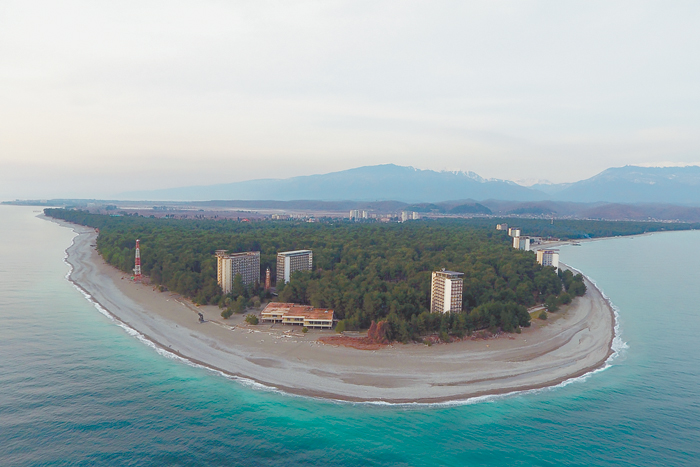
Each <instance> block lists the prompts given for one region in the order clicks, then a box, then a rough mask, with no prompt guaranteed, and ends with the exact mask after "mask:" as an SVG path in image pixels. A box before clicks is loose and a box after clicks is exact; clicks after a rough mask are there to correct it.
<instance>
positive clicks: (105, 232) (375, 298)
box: [45, 209, 687, 341]
mask: <svg viewBox="0 0 700 467" xmlns="http://www.w3.org/2000/svg"><path fill="white" fill-rule="evenodd" d="M45 212H46V214H47V215H50V216H53V217H56V218H61V219H65V220H68V221H71V222H75V223H78V224H82V225H87V226H90V227H94V228H99V229H100V235H99V237H98V240H97V248H98V250H99V252H100V254H102V256H103V257H104V259H105V260H106V261H107V262H109V263H110V264H112V265H114V266H116V267H117V268H119V269H121V270H123V271H125V272H130V271H131V270H132V268H133V261H134V260H133V258H134V244H135V240H136V239H137V238H138V239H140V240H141V259H142V270H143V272H144V274H146V275H148V276H149V277H150V278H151V281H152V282H154V283H156V284H162V285H163V286H165V287H167V288H168V289H170V290H173V291H175V292H178V293H181V294H183V295H185V296H188V297H190V298H192V299H193V300H194V301H195V302H197V303H201V304H205V303H212V304H219V305H220V306H224V307H228V308H230V307H231V306H232V305H235V304H238V305H239V307H240V306H241V305H242V304H243V305H244V304H245V303H246V302H247V301H248V300H249V299H250V298H251V297H252V296H253V295H254V294H256V293H259V292H260V291H259V290H242V289H241V288H240V287H238V288H237V290H236V292H235V293H234V294H233V296H223V295H222V292H221V289H220V288H219V286H218V284H217V282H216V258H215V257H214V251H215V250H217V249H228V250H229V251H231V252H238V251H250V250H253V251H260V252H261V268H262V271H264V270H265V268H266V267H270V269H271V271H272V272H273V280H274V279H275V278H274V273H275V264H276V263H275V260H276V255H277V252H278V251H285V250H296V249H312V250H313V252H314V270H313V271H311V272H303V273H302V272H297V273H295V274H293V276H292V279H291V281H290V283H289V284H287V285H286V286H281V287H280V288H279V290H278V293H279V299H280V300H282V301H291V302H298V303H306V304H311V305H313V306H317V307H329V308H333V309H334V310H335V312H336V317H337V318H338V319H339V320H340V322H339V323H338V326H339V327H340V328H341V329H361V328H367V327H368V326H369V325H370V323H371V321H373V320H387V321H388V322H389V324H390V326H389V329H390V331H389V332H390V335H389V337H390V338H392V339H396V340H400V341H408V340H411V339H418V338H419V337H420V336H421V335H423V334H426V333H431V332H439V333H440V335H441V337H442V338H443V339H449V336H450V335H457V336H461V335H464V334H465V333H469V332H471V331H473V330H476V329H485V328H490V329H492V330H496V329H502V330H505V331H508V332H512V331H516V332H517V331H518V330H519V329H520V327H521V326H528V325H529V324H530V316H529V314H528V313H527V311H526V307H528V306H531V305H535V304H537V303H544V304H545V305H546V307H547V308H548V310H550V311H555V310H556V309H557V307H558V306H559V305H561V304H565V303H569V302H570V301H571V300H572V298H573V297H575V296H576V295H582V294H583V293H585V286H584V284H583V282H582V278H581V277H580V276H573V275H572V274H571V273H569V272H564V273H560V274H557V271H555V269H554V268H551V267H550V268H543V267H541V266H540V265H538V264H537V263H536V261H535V255H534V254H533V253H532V252H525V251H518V250H514V249H513V248H511V239H510V238H509V237H508V236H507V234H506V233H505V232H501V231H496V230H495V229H494V226H495V222H496V221H495V220H483V219H464V220H461V219H450V220H426V221H412V222H406V223H403V224H399V223H391V224H382V223H351V222H348V221H342V220H335V221H328V222H323V223H303V222H289V221H286V222H273V221H261V222H237V221H232V220H216V221H215V220H174V219H154V218H146V217H140V216H120V217H114V216H106V215H97V214H90V213H88V212H85V211H78V210H62V209H47V210H46V211H45ZM518 225H519V226H520V227H522V228H523V234H532V235H551V236H557V237H566V236H567V235H568V236H571V237H573V238H581V237H585V236H590V237H592V236H598V235H622V234H633V233H641V232H644V231H649V230H652V229H657V230H660V228H661V227H664V228H668V227H670V226H669V225H668V224H658V225H655V224H651V223H629V222H620V223H613V222H594V221H559V222H555V224H554V225H551V224H550V223H548V222H547V221H536V220H533V221H527V222H525V221H524V220H523V221H519V222H518ZM686 228H687V226H686ZM528 229H531V231H530V230H528ZM442 268H447V269H450V270H455V271H460V272H463V273H464V294H463V310H464V311H463V312H462V313H451V314H431V313H429V312H428V310H429V305H430V303H429V301H430V275H431V272H432V271H434V270H438V269H442ZM241 311H242V310H241Z"/></svg>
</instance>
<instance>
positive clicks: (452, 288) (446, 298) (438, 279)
mask: <svg viewBox="0 0 700 467" xmlns="http://www.w3.org/2000/svg"><path fill="white" fill-rule="evenodd" d="M463 275H464V273H461V272H454V271H446V270H444V269H443V270H442V271H434V272H433V275H432V280H431V282H430V311H431V312H433V313H438V312H439V313H449V312H458V311H462V288H463V287H464V279H463V278H462V276H463Z"/></svg>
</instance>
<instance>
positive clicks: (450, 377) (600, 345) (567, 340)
mask: <svg viewBox="0 0 700 467" xmlns="http://www.w3.org/2000/svg"><path fill="white" fill-rule="evenodd" d="M51 220H52V221H54V222H58V223H59V224H61V225H64V226H66V227H69V228H72V229H74V230H75V232H76V233H77V234H78V235H77V236H76V237H75V239H74V243H73V245H72V246H71V247H69V248H68V250H67V253H68V257H67V261H68V262H69V263H70V264H71V265H72V267H73V270H72V272H71V274H70V276H69V279H70V280H71V281H72V282H73V283H74V284H76V286H78V287H79V288H81V289H82V290H83V291H85V292H86V293H88V294H89V295H90V296H91V297H92V298H93V300H95V301H96V302H97V303H99V304H100V305H101V306H102V307H103V308H104V309H105V310H107V311H108V312H109V313H110V314H111V315H112V316H113V317H114V318H115V319H116V320H119V321H121V322H123V323H125V324H126V325H128V326H129V327H131V328H133V329H135V330H137V331H138V332H140V333H141V334H143V335H144V336H145V337H146V338H147V339H149V340H150V341H152V342H153V343H154V344H156V345H157V346H159V347H161V348H163V349H165V350H167V351H170V352H173V353H174V354H176V355H179V356H180V357H183V358H185V359H188V360H190V361H192V362H195V363H197V364H200V365H203V366H206V367H209V368H212V369H216V370H219V371H221V372H223V373H226V374H228V375H233V376H240V377H243V378H248V379H250V380H254V381H256V382H259V383H262V384H264V385H266V386H269V387H272V388H277V389H279V390H282V391H285V392H288V393H293V394H299V395H305V396H313V397H322V398H329V399H336V400H346V401H385V402H391V403H408V402H421V403H432V402H444V401H450V400H463V399H467V398H471V397H476V396H483V395H490V394H503V393H509V392H513V391H519V390H527V389H536V388H541V387H546V386H552V385H556V384H558V383H561V382H563V381H565V380H567V379H570V378H573V377H577V376H581V375H583V374H585V373H588V372H590V371H592V370H594V369H596V368H599V367H601V366H603V365H604V364H605V361H606V360H607V358H608V357H609V356H610V354H611V353H612V351H611V345H612V339H613V337H614V315H613V311H612V309H611V307H610V304H609V303H608V302H607V301H606V300H605V298H604V297H603V296H602V294H601V293H600V291H599V290H598V289H597V288H595V286H594V285H593V284H591V283H590V282H589V281H588V280H586V286H587V287H588V291H587V293H586V295H585V296H584V297H580V298H577V299H575V300H574V302H573V303H572V304H571V305H570V306H568V307H565V308H564V309H562V311H559V312H557V313H551V314H550V315H549V316H550V319H549V320H547V321H540V320H537V319H535V320H533V324H532V326H531V327H530V328H525V329H523V331H522V333H521V334H503V335H501V336H499V337H498V338H492V339H481V340H469V339H468V340H464V341H460V342H454V343H450V344H438V345H433V346H426V345H423V344H406V345H404V344H394V345H390V346H387V347H384V348H382V349H380V350H375V351H367V350H356V349H352V348H347V347H336V346H332V345H325V344H322V343H320V342H318V341H317V339H318V338H319V337H321V336H327V335H334V333H333V331H313V330H312V331H309V333H308V334H305V335H304V334H302V333H301V332H300V330H299V328H290V327H289V326H283V325H275V326H270V325H258V326H248V325H246V323H245V322H244V321H243V316H240V315H234V316H233V317H232V318H230V319H228V320H224V319H223V318H221V316H220V310H219V308H218V307H213V306H203V307H196V306H194V305H193V304H192V303H191V302H189V301H187V300H184V299H182V298H181V297H179V296H177V295H175V294H172V293H170V292H163V293H161V292H158V291H155V290H154V289H153V287H152V286H148V285H145V284H138V283H134V282H132V281H131V280H129V279H130V278H129V275H127V274H125V273H123V272H121V271H118V270H116V269H115V268H113V267H112V266H109V265H108V264H106V263H105V262H104V260H103V259H102V258H101V257H100V256H99V255H98V254H97V252H96V250H95V247H94V245H95V241H96V234H95V231H94V230H93V229H90V228H87V227H83V226H78V225H73V224H68V223H65V222H62V221H55V220H53V219H51ZM197 312H202V313H203V314H204V316H205V319H206V321H205V322H204V323H199V322H198V316H197Z"/></svg>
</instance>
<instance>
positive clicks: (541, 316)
mask: <svg viewBox="0 0 700 467" xmlns="http://www.w3.org/2000/svg"><path fill="white" fill-rule="evenodd" d="M537 317H538V318H539V319H541V320H546V319H547V312H546V311H544V310H542V311H540V314H539V315H538V316H537Z"/></svg>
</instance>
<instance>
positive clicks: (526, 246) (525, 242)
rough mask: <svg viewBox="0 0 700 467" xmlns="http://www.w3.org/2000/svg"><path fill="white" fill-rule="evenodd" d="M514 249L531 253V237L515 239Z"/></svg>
mask: <svg viewBox="0 0 700 467" xmlns="http://www.w3.org/2000/svg"><path fill="white" fill-rule="evenodd" d="M513 248H515V249H517V250H525V251H530V237H513Z"/></svg>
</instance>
